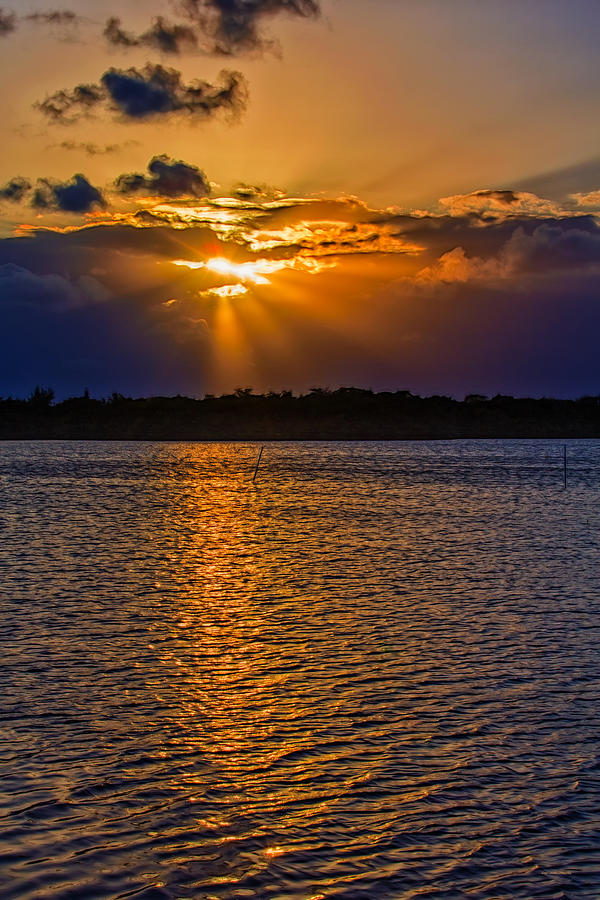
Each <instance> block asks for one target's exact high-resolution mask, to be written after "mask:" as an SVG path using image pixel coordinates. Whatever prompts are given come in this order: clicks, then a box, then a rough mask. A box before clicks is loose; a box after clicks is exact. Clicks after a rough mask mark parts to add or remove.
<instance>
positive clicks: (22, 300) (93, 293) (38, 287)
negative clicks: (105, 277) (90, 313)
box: [0, 263, 110, 312]
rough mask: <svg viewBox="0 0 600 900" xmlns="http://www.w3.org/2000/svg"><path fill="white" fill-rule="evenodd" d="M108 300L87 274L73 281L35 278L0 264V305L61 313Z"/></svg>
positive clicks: (20, 268)
mask: <svg viewBox="0 0 600 900" xmlns="http://www.w3.org/2000/svg"><path fill="white" fill-rule="evenodd" d="M109 297H110V292H109V291H108V290H107V289H106V287H104V285H102V284H101V283H100V282H99V281H98V280H97V279H96V278H94V277H92V276H90V275H80V276H79V277H77V278H76V279H75V280H74V281H73V280H71V279H69V278H65V277H63V276H62V275H56V274H49V275H38V274H35V273H34V272H31V271H30V270H29V269H26V268H24V267H23V266H18V265H14V264H12V263H8V264H5V265H0V302H3V304H4V305H6V304H8V303H11V304H12V305H14V306H20V307H24V306H25V307H41V308H44V309H46V310H49V309H52V310H54V311H56V312H64V311H65V310H68V309H75V308H76V307H79V306H86V305H88V304H90V303H101V302H103V301H105V300H107V299H108V298H109Z"/></svg>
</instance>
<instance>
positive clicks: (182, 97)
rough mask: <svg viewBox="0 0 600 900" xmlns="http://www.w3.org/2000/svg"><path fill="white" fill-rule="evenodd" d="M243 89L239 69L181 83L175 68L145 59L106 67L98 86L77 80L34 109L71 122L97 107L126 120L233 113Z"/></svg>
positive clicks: (241, 104)
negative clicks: (212, 80)
mask: <svg viewBox="0 0 600 900" xmlns="http://www.w3.org/2000/svg"><path fill="white" fill-rule="evenodd" d="M246 100H247V88H246V81H245V79H244V76H243V75H242V74H241V73H240V72H233V71H230V70H223V71H222V72H221V73H220V75H219V81H218V82H216V83H215V84H210V83H209V82H207V81H200V80H195V81H191V82H190V83H189V84H184V83H183V81H182V79H181V72H179V71H177V70H176V69H168V68H165V67H164V66H161V65H152V64H151V63H148V64H147V65H146V66H144V68H143V69H136V68H129V69H116V68H111V69H108V71H106V72H105V73H104V74H103V75H102V77H101V79H100V83H99V84H80V85H77V86H76V87H75V88H73V89H72V90H62V91H57V92H56V93H54V94H51V95H50V96H49V97H47V98H46V99H45V100H43V101H42V102H41V103H38V104H36V107H37V108H38V109H39V110H40V111H41V112H42V113H43V114H44V115H45V116H46V118H48V119H50V120H51V121H54V122H61V123H70V122H74V121H76V120H77V119H79V118H81V117H82V116H84V115H86V114H87V113H89V112H91V111H92V110H93V109H96V108H98V107H99V106H101V105H105V106H107V107H108V108H109V109H111V110H113V111H114V112H117V113H119V114H120V115H121V116H122V117H123V118H125V119H127V120H138V121H140V120H144V119H150V118H154V117H157V116H168V115H172V114H182V115H186V114H187V115H189V116H192V117H194V118H196V117H197V118H207V117H210V116H212V115H215V114H216V113H217V112H219V111H221V110H224V111H225V112H227V113H229V114H231V115H235V114H237V113H239V112H240V111H241V110H242V109H244V107H245V105H246Z"/></svg>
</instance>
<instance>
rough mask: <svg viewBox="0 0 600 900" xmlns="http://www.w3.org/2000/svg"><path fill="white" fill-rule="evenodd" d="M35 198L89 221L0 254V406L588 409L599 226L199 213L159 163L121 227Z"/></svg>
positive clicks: (136, 184)
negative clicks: (558, 398)
mask: <svg viewBox="0 0 600 900" xmlns="http://www.w3.org/2000/svg"><path fill="white" fill-rule="evenodd" d="M79 178H80V179H83V176H79ZM9 184H10V182H9ZM43 186H44V188H45V190H46V195H45V199H44V202H46V203H47V204H49V205H50V206H52V207H53V208H57V207H58V206H59V205H60V206H62V208H65V209H66V208H67V207H69V208H70V209H71V211H72V210H73V207H76V206H77V207H86V208H93V209H94V210H95V213H94V217H93V218H92V219H91V220H90V222H89V223H88V224H87V225H85V226H82V227H76V228H73V227H72V226H69V227H68V228H65V229H64V230H62V229H61V228H60V227H57V228H52V229H50V228H47V227H46V228H39V227H38V228H34V229H31V228H28V229H25V230H24V232H23V234H24V236H23V237H14V238H7V239H4V240H0V273H3V276H4V277H3V279H2V278H0V324H1V327H0V360H3V359H4V356H3V355H6V357H7V358H10V359H12V361H13V368H9V367H7V365H6V364H5V363H4V361H3V362H2V363H1V364H0V376H2V380H1V381H0V383H2V384H3V385H4V386H3V387H2V391H3V392H4V393H8V392H9V391H12V392H14V393H17V392H19V391H20V392H21V393H29V392H30V391H31V390H32V389H33V387H34V386H35V384H36V383H44V384H51V385H52V386H53V387H55V388H56V389H57V391H58V392H59V394H60V392H61V391H64V392H67V393H77V392H81V390H83V388H84V387H85V386H88V387H90V389H91V390H92V391H93V392H94V391H95V392H97V393H102V392H104V393H110V391H112V390H121V391H125V392H133V393H135V392H136V391H137V392H139V393H152V392H156V393H169V392H172V393H176V392H181V393H188V394H199V393H202V392H203V391H204V390H211V391H221V390H231V389H233V388H235V387H238V386H240V385H242V386H243V385H252V386H254V387H255V388H256V389H260V390H266V389H269V388H273V389H283V388H286V387H287V388H292V389H296V390H304V389H308V388H310V387H311V386H312V385H315V384H322V385H325V386H330V387H335V386H338V385H340V384H349V383H354V384H357V385H358V386H363V387H373V388H378V389H386V388H389V389H397V388H406V389H409V390H413V391H416V392H421V393H436V392H438V393H439V392H442V393H453V394H456V395H462V394H464V393H468V392H471V391H478V392H481V393H486V394H494V393H518V394H523V393H531V394H534V395H539V394H542V393H547V394H552V393H554V394H558V395H563V396H564V395H567V396H568V395H579V394H585V393H588V394H595V393H598V375H597V347H596V343H597V338H596V336H597V333H598V328H599V327H600V301H599V298H600V228H599V226H598V220H597V217H596V215H593V214H589V213H585V212H584V213H583V214H582V213H581V212H579V213H578V212H577V211H574V210H565V211H558V212H555V213H553V214H546V213H543V212H535V211H534V210H535V209H536V208H537V209H539V210H543V209H544V208H545V207H544V202H543V198H537V199H538V201H539V202H534V199H532V197H531V196H530V195H521V194H519V192H511V193H510V194H508V193H507V192H504V191H502V192H495V191H490V192H475V196H476V200H474V198H473V195H466V196H465V197H464V198H463V199H462V201H461V199H460V198H458V197H455V198H453V199H452V203H451V204H446V205H445V206H444V204H442V205H441V207H440V209H441V211H438V212H434V213H427V214H425V213H420V214H411V213H405V212H403V211H401V210H396V209H383V210H377V209H371V208H369V207H368V206H366V205H365V204H363V203H361V202H360V201H358V200H356V199H355V198H340V199H333V200H327V199H322V198H310V197H287V196H282V194H281V192H276V191H271V190H269V189H266V188H264V189H254V188H251V187H250V188H248V187H247V188H246V189H241V190H240V192H239V193H237V194H236V195H235V196H233V197H230V198H227V197H211V196H208V195H205V194H204V193H203V192H206V194H207V193H208V186H209V185H208V181H207V179H206V176H205V175H204V173H203V172H202V170H201V169H199V168H198V167H197V166H194V165H191V164H189V163H184V162H182V161H180V160H173V159H171V158H169V157H168V156H166V155H164V154H163V155H157V156H155V157H153V158H152V160H151V161H150V163H149V165H148V168H147V171H146V172H144V173H128V174H125V175H123V176H121V178H120V179H117V188H118V190H119V191H120V192H121V193H120V196H121V198H122V199H123V200H124V201H126V202H127V203H129V204H131V208H130V209H128V210H125V211H123V208H122V206H119V207H117V208H116V209H115V210H113V211H109V210H107V209H106V208H103V205H102V202H103V201H104V202H105V197H104V195H102V194H101V195H100V198H99V197H98V196H97V195H96V194H94V193H93V192H94V191H95V190H98V189H95V188H93V186H92V185H90V184H89V182H87V180H85V183H83V181H81V180H80V181H78V180H77V178H75V179H73V180H72V181H71V182H65V183H64V184H63V185H62V186H57V185H56V184H54V183H51V182H43ZM65 186H66V187H67V188H68V187H70V190H71V194H70V195H69V194H68V193H65V190H64V188H65ZM61 187H62V190H61ZM38 189H39V187H38ZM98 193H100V192H98ZM139 195H145V196H146V197H149V198H151V199H146V200H144V205H143V208H141V209H139V208H136V206H135V200H136V197H138V196H139ZM483 201H485V202H483ZM477 204H479V206H478V207H477V208H476V209H474V208H473V207H474V206H477ZM2 267H4V268H2ZM6 267H8V268H6ZM65 272H68V273H69V274H68V277H67V276H65V274H64V273H65ZM32 333H33V335H34V336H35V335H36V334H38V333H39V335H40V339H39V341H38V342H37V343H36V340H37V338H35V339H33V340H32V337H31V335H32ZM92 334H93V337H94V343H93V346H92ZM42 335H44V336H45V343H44V342H43V340H42ZM57 347H58V348H60V354H59V353H58V350H57ZM82 347H86V348H87V350H86V352H85V353H84V354H82V353H81V348H82ZM16 348H19V353H20V357H19V359H23V360H25V359H26V360H27V365H25V364H24V363H23V364H21V363H20V362H19V359H16V355H15V354H16ZM88 351H89V354H90V355H89V358H88V356H87V353H88ZM111 354H112V359H113V361H114V364H113V363H111V364H110V365H109V364H108V362H107V360H108V359H109V358H111ZM59 357H60V358H59ZM66 360H68V361H69V365H68V367H66V363H65V361H66ZM2 366H4V368H2ZM67 369H68V370H67ZM2 372H3V373H4V374H3V375H2ZM113 373H114V374H113Z"/></svg>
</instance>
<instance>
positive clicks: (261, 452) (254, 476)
mask: <svg viewBox="0 0 600 900" xmlns="http://www.w3.org/2000/svg"><path fill="white" fill-rule="evenodd" d="M264 449H265V447H264V444H263V446H262V447H261V448H260V453H259V454H258V459H257V460H256V468H255V470H254V475H253V476H252V481H254V480H255V478H256V473H257V472H258V467H259V466H260V459H261V456H262V455H263V450H264Z"/></svg>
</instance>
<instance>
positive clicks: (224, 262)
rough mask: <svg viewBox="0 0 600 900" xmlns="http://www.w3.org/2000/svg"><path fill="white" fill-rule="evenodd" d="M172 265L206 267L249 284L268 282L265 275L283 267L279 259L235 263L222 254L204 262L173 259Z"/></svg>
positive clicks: (190, 267) (192, 267)
mask: <svg viewBox="0 0 600 900" xmlns="http://www.w3.org/2000/svg"><path fill="white" fill-rule="evenodd" d="M173 265H175V266H187V268H188V269H207V270H208V271H209V272H214V273H215V274H217V275H223V276H225V277H229V278H233V279H235V280H236V281H242V282H250V283H251V284H270V282H269V279H268V278H266V277H265V276H266V275H267V274H269V275H270V274H271V273H272V272H277V271H279V269H282V268H284V265H285V264H284V263H282V262H281V261H280V260H270V259H257V260H256V261H255V262H243V263H235V262H232V261H231V260H230V259H226V258H225V257H224V256H215V257H213V258H212V259H207V260H206V261H205V262H193V261H192V260H188V259H174V260H173Z"/></svg>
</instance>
